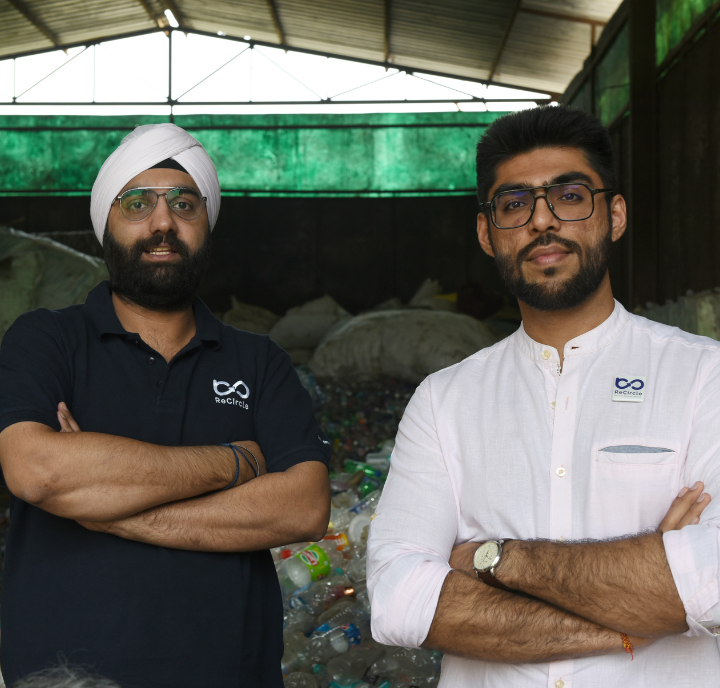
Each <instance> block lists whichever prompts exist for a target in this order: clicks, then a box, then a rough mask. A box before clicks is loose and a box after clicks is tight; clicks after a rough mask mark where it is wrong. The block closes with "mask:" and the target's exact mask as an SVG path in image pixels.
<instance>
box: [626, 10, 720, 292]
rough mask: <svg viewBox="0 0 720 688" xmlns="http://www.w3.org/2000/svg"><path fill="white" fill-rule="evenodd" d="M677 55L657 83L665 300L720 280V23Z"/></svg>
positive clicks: (661, 266)
mask: <svg viewBox="0 0 720 688" xmlns="http://www.w3.org/2000/svg"><path fill="white" fill-rule="evenodd" d="M678 57H679V59H678V61H677V62H676V64H675V65H674V66H672V67H671V68H670V69H669V70H668V71H667V73H666V74H665V75H664V77H663V78H662V79H661V80H660V81H659V83H658V101H657V113H658V115H657V116H658V136H657V138H658V207H659V213H658V228H657V237H658V274H659V276H660V279H658V284H657V291H656V298H655V301H657V302H659V303H664V301H665V300H666V299H674V298H676V297H677V296H680V295H682V294H684V293H685V291H686V290H687V289H693V290H694V291H699V290H701V289H709V288H712V287H715V286H718V285H720V226H719V221H718V218H720V69H719V67H720V23H718V22H715V23H714V24H712V25H711V26H709V27H708V29H707V31H706V32H705V33H704V34H703V35H701V36H700V37H699V38H698V40H696V41H694V42H693V43H691V44H689V45H688V46H687V49H686V50H685V51H684V52H683V53H682V54H681V55H680V56H678ZM641 170H642V168H641V166H638V167H637V168H636V171H635V173H636V174H638V173H641ZM636 260H642V255H639V256H637V257H636Z"/></svg>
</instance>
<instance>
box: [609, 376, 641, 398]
mask: <svg viewBox="0 0 720 688" xmlns="http://www.w3.org/2000/svg"><path fill="white" fill-rule="evenodd" d="M646 379H647V378H645V377H644V376H641V375H616V376H615V380H614V382H613V395H612V398H613V401H645V380H646Z"/></svg>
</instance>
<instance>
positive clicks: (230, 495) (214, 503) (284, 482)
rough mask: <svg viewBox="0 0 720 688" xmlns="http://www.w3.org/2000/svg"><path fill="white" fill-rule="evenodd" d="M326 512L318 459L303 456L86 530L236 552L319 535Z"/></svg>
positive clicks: (326, 489) (326, 487)
mask: <svg viewBox="0 0 720 688" xmlns="http://www.w3.org/2000/svg"><path fill="white" fill-rule="evenodd" d="M329 518H330V483H329V480H328V471H327V468H326V467H325V465H324V464H323V463H320V462H318V461H306V462H304V463H300V464H297V465H295V466H292V467H290V468H288V469H287V470H286V471H284V472H282V473H270V474H265V475H261V476H260V477H259V478H257V479H255V480H251V481H249V482H247V483H245V484H244V485H241V486H240V487H236V488H233V489H231V490H227V491H224V492H217V493H215V494H211V495H205V496H202V497H196V498H195V499H186V500H183V501H179V502H174V503H172V504H164V505H163V506H159V507H156V508H154V509H148V510H147V511H143V512H142V513H139V514H137V515H135V516H131V517H130V518H126V519H122V520H119V521H114V522H109V523H91V522H86V521H80V525H82V526H85V527H86V528H88V529H90V530H97V531H100V532H105V533H111V534H113V535H118V536H120V537H123V538H127V539H129V540H137V541H139V542H145V543H148V544H151V545H159V546H162V547H171V548H174V549H185V550H195V551H200V552H241V551H250V550H258V549H268V548H270V547H277V546H279V545H287V544H289V543H292V542H305V541H308V540H320V539H321V538H322V537H323V536H324V535H325V533H326V531H327V526H328V520H329Z"/></svg>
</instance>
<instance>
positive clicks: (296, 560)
mask: <svg viewBox="0 0 720 688" xmlns="http://www.w3.org/2000/svg"><path fill="white" fill-rule="evenodd" d="M342 561H343V556H342V554H341V553H340V552H338V550H337V547H336V545H335V543H334V542H328V541H326V540H321V541H320V542H315V543H313V544H312V545H308V546H307V547H305V548H304V549H302V550H300V551H299V552H298V553H297V554H293V555H292V556H291V557H288V558H287V559H286V560H285V561H284V563H283V565H282V569H283V573H284V575H285V576H287V578H288V579H289V580H290V581H291V583H292V584H293V585H294V586H295V588H296V589H297V588H304V587H305V586H306V585H310V583H312V582H314V581H316V580H319V579H321V578H324V577H325V576H327V575H329V574H330V572H331V571H332V570H333V569H336V568H337V567H338V566H340V564H341V563H342Z"/></svg>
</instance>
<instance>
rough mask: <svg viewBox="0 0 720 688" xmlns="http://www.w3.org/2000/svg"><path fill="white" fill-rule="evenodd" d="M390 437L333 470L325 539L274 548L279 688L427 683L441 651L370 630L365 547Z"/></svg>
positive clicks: (393, 687) (405, 687)
mask: <svg viewBox="0 0 720 688" xmlns="http://www.w3.org/2000/svg"><path fill="white" fill-rule="evenodd" d="M393 446H394V442H393V441H392V440H390V441H387V442H385V443H384V444H383V445H382V446H381V448H380V449H379V451H377V452H370V453H366V458H367V462H360V461H357V460H347V461H345V464H344V466H343V468H344V469H345V470H344V471H343V472H341V473H331V476H330V477H331V483H330V484H331V488H332V491H333V496H332V510H331V514H330V526H329V529H328V533H327V535H326V536H325V538H324V539H323V540H321V541H320V542H316V543H304V544H299V545H292V546H290V547H278V548H276V549H274V550H273V557H274V559H275V566H276V568H277V572H278V577H279V579H280V586H281V588H282V591H283V600H284V610H285V616H284V631H283V633H284V640H285V654H284V655H283V661H282V664H283V675H284V676H285V688H370V686H376V687H378V688H410V687H411V686H417V687H418V688H430V687H433V686H436V685H437V682H438V679H439V674H440V660H441V655H440V653H438V652H431V651H428V650H423V649H407V648H400V647H388V646H384V645H380V644H379V643H376V642H375V641H374V640H373V639H372V635H371V632H370V602H369V600H368V593H367V586H366V582H365V562H366V559H365V553H366V548H367V537H368V529H369V526H370V522H371V517H372V515H373V513H375V508H376V506H377V504H378V501H379V499H380V495H381V493H382V487H383V484H384V481H385V477H386V476H387V471H388V468H389V465H390V455H391V452H392V448H393Z"/></svg>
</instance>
